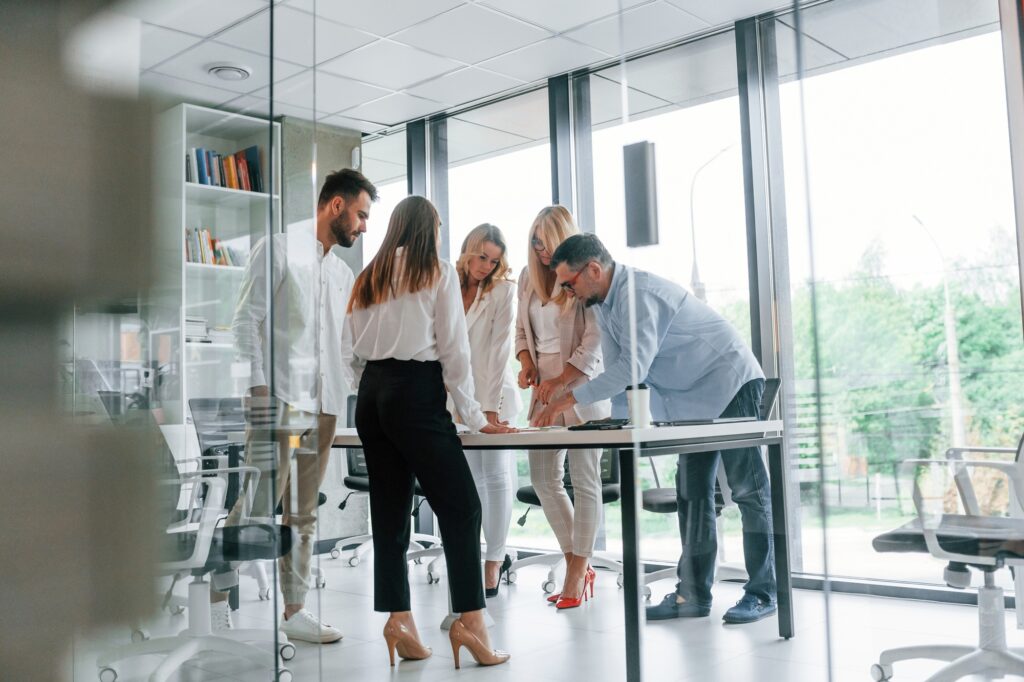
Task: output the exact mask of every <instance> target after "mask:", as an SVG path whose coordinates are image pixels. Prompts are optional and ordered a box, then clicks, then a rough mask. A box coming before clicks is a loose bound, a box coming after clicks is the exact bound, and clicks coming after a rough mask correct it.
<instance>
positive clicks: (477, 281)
mask: <svg viewBox="0 0 1024 682" xmlns="http://www.w3.org/2000/svg"><path fill="white" fill-rule="evenodd" d="M507 252H508V248H507V247H506V245H505V237H504V235H502V233H501V230H499V229H498V228H497V227H495V226H494V225H491V224H489V223H484V224H482V225H478V226H477V227H475V228H473V230H472V231H471V232H470V233H469V234H468V235H466V239H465V241H463V242H462V252H461V255H460V256H459V260H458V262H457V263H456V265H455V269H456V271H457V272H458V273H459V284H460V287H461V290H462V309H463V310H464V311H465V312H466V328H467V331H468V333H469V352H470V365H471V366H472V369H473V386H474V392H475V396H476V399H477V402H479V403H480V409H481V410H483V413H484V416H485V417H487V421H488V422H489V423H491V424H508V422H509V420H511V419H515V418H516V416H517V415H518V414H519V409H520V407H521V406H522V401H521V400H520V398H519V391H517V390H516V380H515V377H514V376H513V374H512V370H511V368H510V367H509V362H508V361H509V358H511V357H512V334H513V329H512V323H513V320H514V319H515V307H516V285H515V282H512V281H510V280H509V277H508V276H509V273H510V271H511V268H509V266H508V258H507ZM448 403H449V408H448V409H449V411H451V412H452V414H455V411H454V405H453V404H452V401H451V399H450V398H449V400H448ZM466 461H467V462H468V463H469V469H470V471H471V472H472V473H473V480H474V481H475V482H476V491H477V494H478V495H479V496H480V506H481V507H482V509H483V519H482V525H483V530H484V542H485V543H486V545H487V551H486V552H485V554H484V594H485V596H487V597H495V596H497V594H498V584H499V582H500V581H501V575H502V573H508V570H509V568H510V567H511V565H512V560H511V558H510V557H509V556H508V555H507V554H506V553H505V542H506V539H507V537H508V527H509V522H510V521H511V520H512V490H513V486H514V485H515V478H514V472H513V468H512V464H513V459H512V451H511V450H490V451H487V450H466Z"/></svg>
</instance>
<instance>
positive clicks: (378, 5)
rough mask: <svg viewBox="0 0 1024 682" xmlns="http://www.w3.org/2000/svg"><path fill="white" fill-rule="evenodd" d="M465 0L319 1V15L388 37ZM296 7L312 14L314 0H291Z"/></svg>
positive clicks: (317, 10)
mask: <svg viewBox="0 0 1024 682" xmlns="http://www.w3.org/2000/svg"><path fill="white" fill-rule="evenodd" d="M464 1H465V0H373V1H372V2H363V3H359V4H358V5H355V4H354V3H348V2H324V1H323V0H320V2H317V3H316V5H315V6H316V13H317V15H318V16H321V17H326V18H328V19H331V20H332V21H337V22H338V23H341V24H345V25H346V26H354V27H355V28H361V29H363V30H364V31H369V32H370V33H373V34H376V35H378V36H386V35H390V34H391V33H394V32H395V31H400V30H402V29H403V28H407V27H409V26H412V25H413V24H418V23H419V22H421V21H423V20H425V19H429V18H430V17H433V16H436V15H438V14H440V13H441V12H445V11H447V10H450V9H452V8H453V7H458V6H459V5H461V4H463V2H464ZM289 4H290V5H292V6H293V7H298V8H299V9H302V10H305V11H307V12H310V13H312V12H313V8H314V4H313V0H289Z"/></svg>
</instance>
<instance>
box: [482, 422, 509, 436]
mask: <svg viewBox="0 0 1024 682" xmlns="http://www.w3.org/2000/svg"><path fill="white" fill-rule="evenodd" d="M518 432H519V430H518V429H514V428H512V427H511V426H508V425H506V424H491V423H490V422H488V423H487V425H486V426H484V427H483V428H481V429H480V433H487V434H491V435H494V434H499V433H518Z"/></svg>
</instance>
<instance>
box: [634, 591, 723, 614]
mask: <svg viewBox="0 0 1024 682" xmlns="http://www.w3.org/2000/svg"><path fill="white" fill-rule="evenodd" d="M709 613H711V607H710V606H699V605H698V604H694V603H693V602H688V601H683V598H682V597H680V596H679V595H678V594H676V593H675V592H669V593H668V594H666V595H665V598H664V599H662V600H661V603H660V604H656V605H655V606H648V607H647V620H670V619H672V618H704V617H706V616H707V615H708V614H709Z"/></svg>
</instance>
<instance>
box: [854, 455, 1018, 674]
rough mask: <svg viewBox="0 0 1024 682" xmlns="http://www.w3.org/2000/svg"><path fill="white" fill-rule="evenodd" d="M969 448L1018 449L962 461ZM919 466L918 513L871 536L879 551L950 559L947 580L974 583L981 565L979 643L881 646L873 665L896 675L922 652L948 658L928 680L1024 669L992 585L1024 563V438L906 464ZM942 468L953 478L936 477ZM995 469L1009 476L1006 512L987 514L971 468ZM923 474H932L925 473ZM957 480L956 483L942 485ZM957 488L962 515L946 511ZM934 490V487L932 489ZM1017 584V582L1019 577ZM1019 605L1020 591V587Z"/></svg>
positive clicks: (999, 596) (998, 590) (928, 656)
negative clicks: (1008, 457) (896, 668)
mask: <svg viewBox="0 0 1024 682" xmlns="http://www.w3.org/2000/svg"><path fill="white" fill-rule="evenodd" d="M965 454H1014V455H1015V457H1014V460H1013V461H988V460H972V459H965V458H964V455H965ZM904 464H905V465H907V466H912V467H915V469H916V472H915V473H916V475H915V476H914V507H915V509H916V511H917V518H916V519H915V520H913V521H911V522H909V523H906V524H904V525H903V526H901V527H899V528H896V529H895V530H892V531H890V532H888V533H884V534H882V535H879V536H878V537H876V538H875V539H874V541H873V542H872V544H873V546H874V548H875V550H876V551H878V552H896V553H906V552H915V553H927V554H931V555H932V556H934V557H935V558H937V559H943V560H946V561H947V562H948V563H947V565H946V568H945V579H946V584H947V585H949V586H950V587H955V588H958V589H965V588H967V587H970V584H971V574H970V571H969V569H971V568H973V569H975V570H978V571H981V572H982V574H983V576H984V584H983V586H982V587H980V588H978V619H979V628H978V629H979V642H978V646H968V645H949V644H933V645H919V646H907V647H899V648H895V649H888V650H886V651H883V652H882V653H881V655H880V656H879V658H878V663H876V664H874V665H872V666H871V676H872V678H873V679H874V680H876V682H882V681H883V680H891V679H892V675H893V664H894V663H898V662H900V661H905V660H910V659H915V658H924V659H929V660H939V661H947V662H948V663H949V664H948V665H946V666H944V667H943V668H941V669H940V670H939V671H938V672H936V673H934V674H933V675H932V676H931V677H929V678H928V680H929V682H950V681H952V680H957V679H960V678H962V677H965V676H967V675H971V674H973V673H980V672H982V671H984V670H989V669H995V670H996V671H998V672H999V673H1000V677H1002V676H1003V675H1004V674H1007V673H1013V674H1017V675H1024V649H1019V648H1009V647H1007V645H1006V619H1005V616H1004V601H1003V590H1002V588H1000V587H997V586H996V584H995V572H996V571H998V570H1000V569H1001V568H1004V567H1007V566H1010V567H1011V570H1013V568H1016V574H1017V575H1020V574H1021V570H1020V567H1021V566H1024V518H1021V516H1022V513H1024V508H1022V507H1021V500H1024V497H1022V496H1024V437H1022V438H1021V440H1020V442H1019V443H1018V445H1017V448H1016V450H1014V449H1012V448H950V449H949V450H947V451H946V460H930V459H915V460H907V461H905V462H904ZM943 469H945V473H947V474H948V475H949V477H941V476H937V474H941V473H943ZM978 469H990V470H995V471H997V472H1000V473H1002V474H1004V475H1005V476H1006V478H1007V480H1008V481H1009V484H1010V493H1011V494H1010V496H1009V505H1010V510H1009V514H1010V515H1009V516H1008V517H1007V516H986V515H983V513H982V511H981V509H980V505H979V504H978V498H977V495H976V493H975V489H974V485H973V484H972V481H971V476H970V474H971V472H972V471H974V470H978ZM925 472H926V473H927V474H929V475H928V476H925V475H924V474H925ZM950 478H951V479H952V483H953V485H952V486H947V485H942V483H943V482H947V481H949V479H950ZM929 483H931V484H933V485H934V484H936V483H938V486H937V489H938V493H937V494H934V495H928V496H926V495H925V493H924V492H923V491H922V487H923V485H925V484H929ZM954 486H955V488H956V492H957V494H958V496H959V504H960V506H962V508H963V513H947V511H946V507H947V506H948V502H949V499H950V496H949V494H948V493H950V492H951V488H952V487H954ZM932 489H935V488H932ZM1018 587H1019V583H1018ZM1017 600H1018V603H1019V601H1020V600H1021V593H1020V592H1017Z"/></svg>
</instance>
